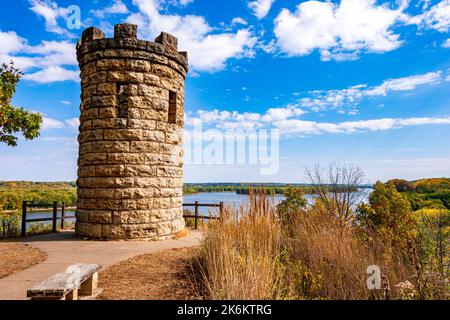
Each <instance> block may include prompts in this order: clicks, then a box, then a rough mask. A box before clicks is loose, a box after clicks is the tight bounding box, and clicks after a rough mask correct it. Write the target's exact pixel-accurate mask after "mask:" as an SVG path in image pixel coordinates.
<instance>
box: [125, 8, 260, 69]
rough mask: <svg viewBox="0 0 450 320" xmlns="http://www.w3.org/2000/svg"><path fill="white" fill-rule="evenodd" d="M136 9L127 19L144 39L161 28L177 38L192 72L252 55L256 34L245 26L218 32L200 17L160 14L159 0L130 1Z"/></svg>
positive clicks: (213, 67) (222, 66)
mask: <svg viewBox="0 0 450 320" xmlns="http://www.w3.org/2000/svg"><path fill="white" fill-rule="evenodd" d="M133 4H134V5H136V6H137V7H138V9H139V12H138V13H133V14H131V15H130V16H129V17H128V19H127V22H130V23H135V24H138V25H139V26H140V31H141V33H143V34H144V36H145V37H146V38H150V39H151V38H154V37H156V36H158V35H159V33H160V32H161V30H165V31H166V32H168V33H171V34H173V35H174V36H176V37H178V41H179V49H180V50H187V51H188V52H189V62H190V65H191V67H192V68H193V70H194V71H218V70H222V69H224V68H225V67H226V62H227V61H228V60H229V59H232V58H243V57H253V56H254V51H253V47H254V46H255V44H256V37H254V36H253V34H252V31H251V30H250V29H249V28H248V29H239V30H237V31H236V32H224V33H220V32H219V33H218V32H216V30H214V28H213V27H211V26H210V25H209V24H208V22H207V21H206V20H205V18H204V17H202V16H196V15H186V16H182V15H175V14H162V13H160V5H161V1H158V0H133Z"/></svg>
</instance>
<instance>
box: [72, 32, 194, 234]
mask: <svg viewBox="0 0 450 320" xmlns="http://www.w3.org/2000/svg"><path fill="white" fill-rule="evenodd" d="M77 58H78V61H79V65H80V70H81V87H82V94H81V100H82V102H81V106H80V110H81V116H80V133H79V137H78V141H79V146H80V147H79V158H78V180H77V186H78V203H77V207H78V209H77V212H76V217H77V222H76V232H77V234H78V236H80V237H85V238H92V239H105V240H108V239H164V238H168V237H171V236H172V235H173V234H174V233H176V232H178V231H180V230H182V229H183V228H184V220H183V217H182V215H183V210H182V204H183V198H182V196H183V194H182V192H183V125H184V123H183V121H184V80H185V77H186V73H187V70H188V62H187V54H186V53H185V52H178V51H177V39H176V38H175V37H173V36H171V35H169V34H167V33H161V35H160V36H159V37H158V38H157V39H156V40H155V42H149V41H143V40H138V39H137V27H136V26H135V25H130V24H120V25H116V26H115V35H114V38H112V39H106V38H105V36H104V33H103V32H102V31H101V30H99V29H97V28H89V29H87V30H85V31H84V32H83V36H82V39H81V40H79V42H78V45H77Z"/></svg>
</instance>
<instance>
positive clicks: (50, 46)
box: [24, 41, 78, 67]
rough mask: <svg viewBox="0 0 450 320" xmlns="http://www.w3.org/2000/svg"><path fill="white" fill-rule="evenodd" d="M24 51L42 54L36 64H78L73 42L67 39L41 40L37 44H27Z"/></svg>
mask: <svg viewBox="0 0 450 320" xmlns="http://www.w3.org/2000/svg"><path fill="white" fill-rule="evenodd" d="M24 52H26V53H32V54H37V55H40V56H42V57H41V58H40V61H39V63H38V66H44V67H45V66H55V65H56V66H60V65H71V66H76V65H78V62H77V59H76V53H75V44H73V43H70V42H67V41H61V42H58V41H42V42H41V43H40V44H39V45H37V46H29V47H27V48H25V50H24Z"/></svg>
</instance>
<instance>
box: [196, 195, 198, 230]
mask: <svg viewBox="0 0 450 320" xmlns="http://www.w3.org/2000/svg"><path fill="white" fill-rule="evenodd" d="M197 228H198V201H195V230H197Z"/></svg>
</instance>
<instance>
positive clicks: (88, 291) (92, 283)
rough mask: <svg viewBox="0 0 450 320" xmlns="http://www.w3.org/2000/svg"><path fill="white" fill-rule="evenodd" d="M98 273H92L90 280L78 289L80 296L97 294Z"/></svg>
mask: <svg viewBox="0 0 450 320" xmlns="http://www.w3.org/2000/svg"><path fill="white" fill-rule="evenodd" d="M97 284H98V273H97V272H96V273H94V274H93V275H92V277H91V278H89V279H87V280H86V281H85V282H84V283H83V284H82V285H81V288H80V292H79V293H80V296H92V295H94V294H95V293H96V292H97Z"/></svg>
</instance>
